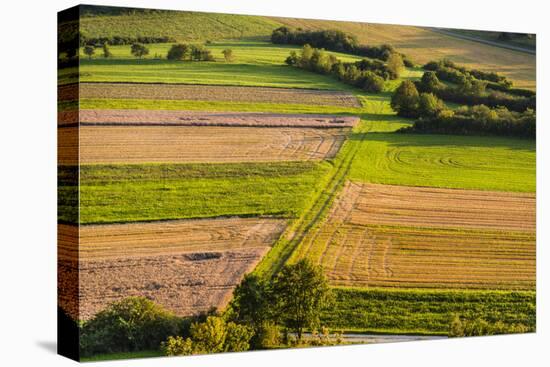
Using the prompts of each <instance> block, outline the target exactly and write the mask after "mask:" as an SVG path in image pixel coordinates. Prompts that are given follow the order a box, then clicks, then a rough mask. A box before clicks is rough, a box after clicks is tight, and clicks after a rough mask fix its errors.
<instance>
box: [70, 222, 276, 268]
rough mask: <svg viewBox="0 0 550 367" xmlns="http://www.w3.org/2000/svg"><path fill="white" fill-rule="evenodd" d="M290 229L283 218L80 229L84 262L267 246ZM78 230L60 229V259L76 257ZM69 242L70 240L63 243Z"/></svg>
mask: <svg viewBox="0 0 550 367" xmlns="http://www.w3.org/2000/svg"><path fill="white" fill-rule="evenodd" d="M284 227H285V221H284V220H281V219H266V218H238V217H234V218H221V219H220V218H216V219H190V220H169V221H160V222H141V223H139V222H138V223H126V224H109V225H85V226H81V227H80V230H79V231H78V230H76V235H77V236H78V237H79V238H80V246H79V247H78V252H79V253H78V255H79V256H80V258H81V259H83V260H106V259H112V258H118V257H131V256H137V257H140V256H152V255H166V254H172V253H176V252H206V251H225V250H234V249H239V248H248V247H268V246H271V244H272V243H273V241H275V240H276V239H277V237H278V236H279V235H280V233H281V232H282V231H283V229H284ZM75 228H76V227H75V226H72V225H63V224H60V225H59V235H60V244H59V250H60V252H59V256H60V257H62V258H65V257H66V258H74V256H75V255H76V254H75V249H74V245H73V243H74V242H73V241H70V239H74V237H75ZM64 239H67V240H64Z"/></svg>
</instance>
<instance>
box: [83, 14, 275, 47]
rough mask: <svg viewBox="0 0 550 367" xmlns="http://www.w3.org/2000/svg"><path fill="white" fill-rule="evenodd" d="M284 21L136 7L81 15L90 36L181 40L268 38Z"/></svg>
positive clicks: (84, 27)
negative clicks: (129, 9) (134, 8)
mask: <svg viewBox="0 0 550 367" xmlns="http://www.w3.org/2000/svg"><path fill="white" fill-rule="evenodd" d="M280 26H281V23H279V22H277V21H275V20H271V19H268V18H265V17H255V16H247V15H232V14H217V13H200V12H189V11H181V12H180V11H177V12H176V11H161V10H156V11H140V10H138V11H134V12H132V13H130V14H115V13H111V14H101V15H93V16H86V13H84V16H83V17H82V18H81V21H80V27H81V31H82V33H84V34H85V35H86V36H88V37H112V36H123V37H137V36H141V35H147V36H156V37H164V36H169V37H173V38H175V39H177V40H180V41H197V42H198V41H202V42H204V41H207V40H220V39H236V38H247V39H264V40H265V39H267V38H268V37H269V35H270V34H271V32H272V31H273V29H275V28H278V27H280Z"/></svg>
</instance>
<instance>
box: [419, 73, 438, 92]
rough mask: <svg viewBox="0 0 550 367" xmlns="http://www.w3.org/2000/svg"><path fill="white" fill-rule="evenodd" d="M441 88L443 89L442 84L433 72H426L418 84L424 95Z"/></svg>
mask: <svg viewBox="0 0 550 367" xmlns="http://www.w3.org/2000/svg"><path fill="white" fill-rule="evenodd" d="M440 88H442V84H441V82H440V81H439V79H438V78H437V75H436V74H435V73H434V72H433V71H427V72H425V73H424V74H423V75H422V78H421V79H420V83H418V84H417V89H418V90H419V91H420V92H424V93H433V92H435V91H436V90H438V89H440Z"/></svg>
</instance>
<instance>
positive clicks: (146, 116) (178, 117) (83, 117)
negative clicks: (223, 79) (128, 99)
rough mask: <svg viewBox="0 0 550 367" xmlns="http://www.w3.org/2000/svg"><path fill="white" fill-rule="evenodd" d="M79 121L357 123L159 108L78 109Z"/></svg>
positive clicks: (262, 124) (332, 125) (356, 120)
mask: <svg viewBox="0 0 550 367" xmlns="http://www.w3.org/2000/svg"><path fill="white" fill-rule="evenodd" d="M80 122H81V125H122V126H125V125H126V126H128V125H129V126H142V125H144V126H159V125H160V126H243V127H311V128H343V127H353V126H355V125H357V124H358V123H359V118H358V117H355V116H331V115H305V114H278V113H247V112H237V113H235V112H218V113H216V112H196V111H163V110H155V111H151V110H82V111H80Z"/></svg>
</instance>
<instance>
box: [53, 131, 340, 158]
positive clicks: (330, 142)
mask: <svg viewBox="0 0 550 367" xmlns="http://www.w3.org/2000/svg"><path fill="white" fill-rule="evenodd" d="M71 129H76V128H66V129H63V130H66V131H65V132H61V133H60V134H61V135H64V134H65V135H71ZM348 132H349V129H346V128H343V129H314V128H260V127H258V128H254V127H233V126H231V127H218V126H200V127H194V126H81V127H80V163H81V164H88V163H109V164H111V163H153V162H172V163H184V162H185V163H187V162H196V163H198V162H259V161H298V160H322V159H328V158H332V157H334V156H335V155H336V153H337V152H338V150H339V149H340V146H341V145H342V143H343V142H344V141H345V139H346V135H347V133H348ZM71 147H72V145H71V144H70V142H69V143H68V145H65V144H60V152H59V157H60V159H61V160H62V162H63V163H64V164H75V163H76V162H74V156H72V155H71V154H69V152H66V151H65V149H66V148H67V149H69V148H71Z"/></svg>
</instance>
